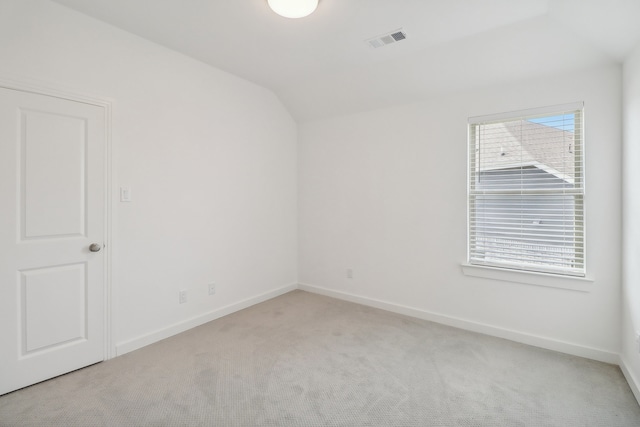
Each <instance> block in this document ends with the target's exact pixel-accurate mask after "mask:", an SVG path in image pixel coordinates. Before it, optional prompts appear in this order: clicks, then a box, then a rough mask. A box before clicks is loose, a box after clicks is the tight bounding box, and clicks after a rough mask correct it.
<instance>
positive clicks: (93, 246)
mask: <svg viewBox="0 0 640 427" xmlns="http://www.w3.org/2000/svg"><path fill="white" fill-rule="evenodd" d="M100 249H102V246H100V244H99V243H92V244H91V245H90V246H89V250H90V251H91V252H100Z"/></svg>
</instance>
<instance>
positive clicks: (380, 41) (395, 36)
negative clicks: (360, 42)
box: [366, 29, 407, 49]
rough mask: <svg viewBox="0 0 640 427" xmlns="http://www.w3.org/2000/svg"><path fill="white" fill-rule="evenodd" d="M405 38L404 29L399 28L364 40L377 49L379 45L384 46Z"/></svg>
mask: <svg viewBox="0 0 640 427" xmlns="http://www.w3.org/2000/svg"><path fill="white" fill-rule="evenodd" d="M406 38H407V33H406V32H404V30H402V29H399V30H395V31H392V32H390V33H387V34H383V35H380V36H377V37H374V38H372V39H369V40H366V42H367V43H368V44H369V46H371V47H373V48H376V49H377V48H379V47H382V46H386V45H388V44H392V43H396V42H399V41H402V40H405V39H406Z"/></svg>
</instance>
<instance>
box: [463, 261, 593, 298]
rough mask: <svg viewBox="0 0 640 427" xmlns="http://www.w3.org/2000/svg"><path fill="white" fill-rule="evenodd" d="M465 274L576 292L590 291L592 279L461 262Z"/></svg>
mask: <svg viewBox="0 0 640 427" xmlns="http://www.w3.org/2000/svg"><path fill="white" fill-rule="evenodd" d="M462 272H463V273H464V275H465V276H473V277H481V278H483V279H492V280H500V281H504V282H513V283H523V284H526V285H534V286H545V287H548V288H559V289H568V290H571V291H578V292H591V289H592V286H591V285H593V280H592V279H589V278H586V277H571V276H559V275H556V274H546V273H534V272H531V271H516V270H506V269H501V268H496V267H485V266H479V265H471V264H462Z"/></svg>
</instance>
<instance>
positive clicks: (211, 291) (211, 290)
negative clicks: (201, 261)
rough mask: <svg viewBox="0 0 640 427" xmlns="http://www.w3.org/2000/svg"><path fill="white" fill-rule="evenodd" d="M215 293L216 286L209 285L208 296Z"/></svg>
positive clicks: (213, 284)
mask: <svg viewBox="0 0 640 427" xmlns="http://www.w3.org/2000/svg"><path fill="white" fill-rule="evenodd" d="M215 293H216V284H215V283H209V295H214V294H215Z"/></svg>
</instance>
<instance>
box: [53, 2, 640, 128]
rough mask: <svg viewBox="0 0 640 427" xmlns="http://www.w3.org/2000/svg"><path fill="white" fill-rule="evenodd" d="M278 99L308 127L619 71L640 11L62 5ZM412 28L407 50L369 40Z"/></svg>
mask: <svg viewBox="0 0 640 427" xmlns="http://www.w3.org/2000/svg"><path fill="white" fill-rule="evenodd" d="M55 1H56V2H57V3H59V4H62V5H65V6H68V7H70V8H72V9H75V10H77V11H79V12H82V13H84V14H87V15H89V16H92V17H94V18H96V19H99V20H101V21H104V22H107V23H109V24H112V25H114V26H117V27H120V28H122V29H124V30H126V31H129V32H131V33H134V34H137V35H139V36H141V37H144V38H146V39H148V40H151V41H153V42H156V43H158V44H161V45H164V46H166V47H168V48H171V49H174V50H176V51H179V52H182V53H184V54H186V55H189V56H191V57H193V58H196V59H198V60H200V61H203V62H205V63H208V64H211V65H213V66H215V67H217V68H220V69H222V70H225V71H228V72H230V73H233V74H235V75H237V76H240V77H243V78H245V79H247V80H250V81H252V82H255V83H257V84H259V85H262V86H264V87H267V88H269V89H271V90H273V91H274V92H275V93H276V94H277V95H278V96H279V97H280V99H281V100H282V102H283V103H284V104H285V105H286V106H287V108H288V109H289V110H290V112H291V114H292V115H293V116H294V118H296V119H297V120H299V121H307V120H313V119H316V118H320V117H326V116H332V115H337V114H345V113H351V112H357V111H364V110H370V109H375V108H381V107H385V106H389V105H393V104H399V103H406V102H413V101H416V100H419V99H424V98H425V97H428V96H433V95H437V94H442V93H446V92H449V91H456V90H461V89H468V88H473V87H479V86H485V85H489V84H495V83H497V82H505V81H507V82H508V81H516V80H521V79H525V78H532V77H536V76H539V75H549V74H552V73H556V72H563V71H571V70H575V69H579V68H583V67H589V66H595V65H598V64H603V63H608V62H620V61H621V60H623V59H624V57H625V56H626V55H627V54H628V53H629V52H630V51H631V50H632V49H633V48H634V47H635V45H636V44H637V43H638V41H639V40H640V25H638V22H640V0H518V1H514V0H320V4H319V6H318V9H317V11H316V12H315V13H314V14H312V15H310V16H308V17H306V18H303V19H298V20H292V19H287V18H282V17H280V16H278V15H276V14H274V13H273V12H271V10H270V9H269V8H268V6H267V0H241V1H237V0H234V1H229V0H55ZM400 28H402V29H403V31H404V32H405V33H406V35H407V39H406V40H403V41H401V42H397V43H394V44H390V45H388V46H383V47H381V48H377V49H376V48H372V47H371V46H370V45H369V44H368V43H367V42H366V40H368V39H370V38H372V37H375V36H378V35H381V34H385V33H388V32H391V31H394V30H398V29H400Z"/></svg>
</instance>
